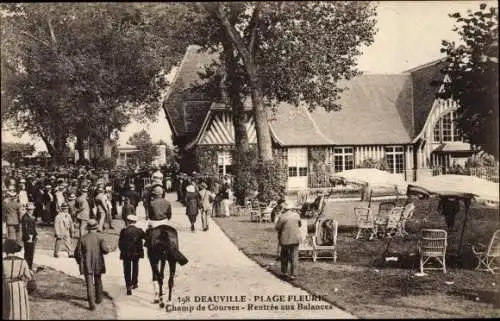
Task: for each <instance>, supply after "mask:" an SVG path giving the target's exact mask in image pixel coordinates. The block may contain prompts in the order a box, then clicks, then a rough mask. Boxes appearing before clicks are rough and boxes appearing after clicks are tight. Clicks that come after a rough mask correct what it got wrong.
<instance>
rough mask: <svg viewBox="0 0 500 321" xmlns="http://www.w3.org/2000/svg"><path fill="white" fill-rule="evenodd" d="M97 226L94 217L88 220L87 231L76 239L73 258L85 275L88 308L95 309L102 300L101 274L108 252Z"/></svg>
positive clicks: (103, 270) (104, 268) (104, 269)
mask: <svg viewBox="0 0 500 321" xmlns="http://www.w3.org/2000/svg"><path fill="white" fill-rule="evenodd" d="M98 226H99V223H98V222H97V221H96V220H95V219H90V220H88V222H87V229H88V231H89V232H88V233H87V234H85V235H83V236H82V237H81V238H80V240H78V244H77V246H76V249H75V259H76V262H77V263H78V265H79V267H80V274H83V275H84V276H85V284H86V285H87V299H88V301H89V308H90V310H95V305H96V304H99V303H101V301H102V296H103V291H102V279H101V275H102V274H104V273H106V265H105V262H104V255H105V254H108V252H109V248H108V246H107V245H106V242H105V241H104V239H103V238H102V237H101V236H100V234H97V233H96V231H97V227H98Z"/></svg>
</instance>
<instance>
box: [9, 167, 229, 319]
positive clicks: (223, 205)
mask: <svg viewBox="0 0 500 321" xmlns="http://www.w3.org/2000/svg"><path fill="white" fill-rule="evenodd" d="M165 174H166V175H165ZM209 186H210V188H209ZM173 190H175V191H176V192H177V196H178V199H177V200H178V201H179V202H181V203H182V204H184V205H185V206H186V215H187V217H188V221H189V224H190V226H191V231H193V232H195V231H196V228H195V223H196V221H197V217H198V215H200V216H201V224H202V230H203V231H207V230H208V216H210V215H212V216H214V215H221V216H229V215H230V205H231V204H232V203H233V193H232V191H231V179H230V177H229V176H225V177H224V178H223V179H222V180H216V179H213V178H211V177H209V176H207V175H200V174H197V173H196V172H193V173H192V174H191V175H188V174H185V173H178V174H177V175H171V173H165V172H164V171H162V170H161V169H160V168H159V167H153V168H150V170H149V171H145V172H144V173H137V172H132V173H131V172H127V173H124V172H117V171H107V170H97V169H94V168H89V167H84V166H80V167H77V166H73V167H61V168H57V169H53V170H48V169H46V168H41V167H22V168H2V193H3V195H2V196H3V201H2V211H3V215H2V224H3V231H4V235H3V236H4V238H5V239H6V242H4V246H3V251H4V252H6V253H7V256H6V258H11V259H14V258H15V257H17V256H16V255H15V254H16V253H18V252H20V251H21V250H22V249H23V248H24V257H23V259H21V260H20V262H24V263H25V265H26V266H25V267H26V268H25V269H24V265H23V266H22V267H23V269H17V270H16V271H21V272H22V273H21V274H22V275H10V277H12V278H13V279H12V280H10V279H9V278H8V277H4V282H17V281H19V282H23V283H24V282H27V281H29V280H30V279H31V278H32V277H33V275H34V274H35V271H34V270H33V259H34V256H35V247H36V243H37V237H38V231H37V226H39V225H49V226H53V228H54V235H55V241H54V251H53V256H54V257H55V258H57V257H59V251H60V250H63V251H66V252H67V253H68V257H74V258H75V259H76V260H77V262H78V264H79V267H80V272H81V273H82V275H85V279H86V284H87V298H88V300H89V307H90V308H91V309H95V304H98V303H99V302H100V301H101V300H102V281H101V279H100V275H101V274H102V273H105V266H104V259H103V255H105V254H106V253H107V252H108V251H109V249H108V248H107V246H106V244H105V242H103V239H102V238H99V237H98V236H96V235H98V234H99V232H102V231H104V230H105V229H106V228H109V229H114V228H115V227H114V226H113V219H117V218H118V217H119V216H121V218H122V219H123V221H124V222H125V228H124V229H123V230H122V231H121V232H120V240H119V248H120V251H121V254H120V258H121V259H122V260H123V268H124V276H125V283H126V289H127V294H131V291H132V290H133V289H135V288H137V286H138V285H137V275H138V260H139V259H140V258H142V257H143V256H144V252H143V250H142V246H143V245H144V244H142V241H145V235H146V234H145V233H144V232H145V231H146V230H147V229H148V227H156V226H159V225H162V224H166V222H167V221H168V220H169V219H170V218H171V207H170V203H169V202H168V201H167V200H166V199H165V193H166V192H170V191H173ZM141 222H142V223H144V222H146V225H144V224H142V225H141V224H140V223H141ZM74 238H77V239H78V242H77V244H76V246H74V244H73V239H74ZM87 253H91V254H87ZM179 256H180V258H179V261H180V262H182V263H184V264H185V262H187V259H185V258H183V257H182V254H179ZM17 258H18V259H19V257H17ZM89 260H90V261H89ZM16 262H17V261H16ZM4 267H5V266H4ZM12 273H14V272H12V271H11V274H12ZM4 276H5V275H4ZM9 284H14V283H9ZM23 288H24V289H25V290H26V287H25V286H24V287H23ZM23 302H24V303H26V302H27V296H25V295H24V292H23V295H22V296H17V297H16V298H13V299H12V300H10V307H11V309H9V311H10V312H9V313H10V315H9V316H8V318H9V319H17V318H26V317H27V313H28V312H27V311H25V310H26V309H24V308H22V307H20V305H23V304H24V303H23ZM26 306H27V305H26Z"/></svg>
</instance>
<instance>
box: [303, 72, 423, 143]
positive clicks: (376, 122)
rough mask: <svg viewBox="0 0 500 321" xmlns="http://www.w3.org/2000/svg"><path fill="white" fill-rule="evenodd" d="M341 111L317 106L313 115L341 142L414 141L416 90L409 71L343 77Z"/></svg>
mask: <svg viewBox="0 0 500 321" xmlns="http://www.w3.org/2000/svg"><path fill="white" fill-rule="evenodd" d="M339 87H347V89H346V90H344V92H343V93H342V94H341V97H340V100H339V104H340V105H341V106H342V109H341V110H340V111H335V112H327V111H325V110H324V109H323V108H317V109H316V110H315V111H314V112H312V113H311V116H312V118H313V119H314V121H315V122H316V124H317V125H318V127H319V128H320V130H321V131H322V132H323V133H324V135H325V136H326V137H328V139H330V140H332V141H334V142H335V143H336V144H338V145H363V144H399V143H410V142H411V136H412V132H413V128H412V92H411V79H410V77H409V76H408V75H361V76H358V77H355V78H353V79H351V80H349V81H342V82H340V83H339Z"/></svg>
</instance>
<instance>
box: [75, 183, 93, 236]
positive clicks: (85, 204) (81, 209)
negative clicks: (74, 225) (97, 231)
mask: <svg viewBox="0 0 500 321" xmlns="http://www.w3.org/2000/svg"><path fill="white" fill-rule="evenodd" d="M87 192H88V189H87V187H86V186H83V187H82V188H81V190H80V193H81V194H80V196H78V198H77V199H76V201H75V210H76V219H77V221H78V224H79V225H80V231H79V236H80V238H81V237H82V236H83V235H84V234H85V233H86V232H87V221H88V220H89V219H90V204H89V201H88V199H87V198H88V195H87Z"/></svg>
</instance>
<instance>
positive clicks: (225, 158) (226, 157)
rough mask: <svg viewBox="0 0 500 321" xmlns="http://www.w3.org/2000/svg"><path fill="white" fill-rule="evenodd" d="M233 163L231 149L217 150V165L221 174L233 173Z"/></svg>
mask: <svg viewBox="0 0 500 321" xmlns="http://www.w3.org/2000/svg"><path fill="white" fill-rule="evenodd" d="M231 164H232V159H231V153H230V152H229V151H225V152H217V167H218V169H219V175H228V174H232V171H231Z"/></svg>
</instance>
